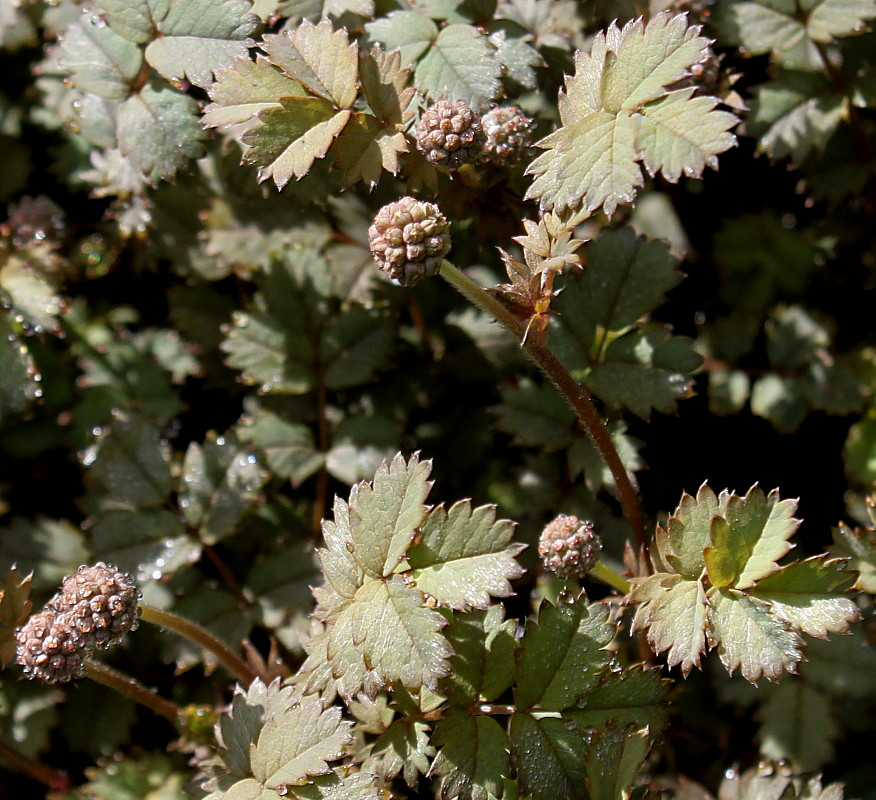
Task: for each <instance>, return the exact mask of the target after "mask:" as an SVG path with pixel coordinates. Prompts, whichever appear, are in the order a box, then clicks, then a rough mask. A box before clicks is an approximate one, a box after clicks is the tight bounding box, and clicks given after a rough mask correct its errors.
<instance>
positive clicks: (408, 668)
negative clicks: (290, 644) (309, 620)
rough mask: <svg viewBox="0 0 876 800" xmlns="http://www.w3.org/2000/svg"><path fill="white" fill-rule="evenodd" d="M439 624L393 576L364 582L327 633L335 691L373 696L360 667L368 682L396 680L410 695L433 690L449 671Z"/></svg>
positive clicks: (419, 596)
mask: <svg viewBox="0 0 876 800" xmlns="http://www.w3.org/2000/svg"><path fill="white" fill-rule="evenodd" d="M445 624H446V621H445V620H444V618H443V617H442V616H441V615H440V614H439V613H438V612H437V611H434V610H433V609H430V608H427V607H425V606H424V603H423V595H422V593H421V592H420V591H418V590H417V589H415V588H413V587H410V586H407V585H405V583H404V582H403V581H402V580H401V579H400V578H398V577H397V576H394V577H392V578H391V579H389V580H387V581H382V580H380V581H377V580H370V581H367V582H366V583H365V584H363V586H362V587H361V588H360V589H359V590H358V591H357V593H356V595H355V597H354V598H353V602H352V603H350V604H349V605H348V606H347V607H346V608H344V610H342V611H341V612H340V614H339V616H338V619H337V621H336V622H335V624H334V626H333V627H332V628H331V629H330V631H329V638H328V645H327V647H328V649H327V655H328V658H329V660H330V661H331V664H332V670H333V673H334V675H335V677H336V679H337V681H338V691H340V693H341V694H342V695H343V696H344V697H352V696H354V695H356V694H357V693H358V692H359V691H364V692H365V693H366V694H367V695H369V696H373V694H374V691H373V689H374V688H376V687H374V686H373V683H372V684H371V685H366V684H365V674H364V673H365V665H367V667H368V669H367V671H368V672H369V673H371V675H372V677H371V680H372V681H376V682H378V683H379V684H382V685H384V686H385V685H389V684H390V683H393V682H395V681H399V682H400V683H401V684H402V685H403V686H404V687H405V688H407V689H410V690H412V691H415V690H417V689H419V688H420V687H421V686H426V687H428V688H430V689H435V688H436V687H437V683H438V679H439V678H443V677H445V676H446V675H447V674H448V673H449V671H450V667H449V665H448V659H449V658H450V656H451V655H452V652H451V650H450V646H449V645H448V644H447V640H446V639H444V637H443V636H442V635H441V634H440V632H439V631H440V630H441V628H443V627H444V625H445ZM309 649H310V648H308V650H309Z"/></svg>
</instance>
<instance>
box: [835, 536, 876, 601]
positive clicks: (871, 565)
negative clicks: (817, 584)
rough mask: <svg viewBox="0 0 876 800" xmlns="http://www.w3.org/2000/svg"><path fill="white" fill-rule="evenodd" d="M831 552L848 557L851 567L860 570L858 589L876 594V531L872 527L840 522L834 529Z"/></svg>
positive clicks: (857, 582)
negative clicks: (848, 525)
mask: <svg viewBox="0 0 876 800" xmlns="http://www.w3.org/2000/svg"><path fill="white" fill-rule="evenodd" d="M831 553H832V554H833V555H837V556H840V557H842V558H848V559H849V562H848V565H849V567H850V568H851V569H854V570H857V571H858V573H859V575H858V579H857V580H856V581H855V588H856V589H859V590H861V591H862V592H869V593H870V594H876V531H874V530H873V529H872V528H863V529H861V528H855V529H851V528H849V527H847V526H846V525H844V524H842V523H840V525H839V527H837V528H834V531H833V547H832V548H831Z"/></svg>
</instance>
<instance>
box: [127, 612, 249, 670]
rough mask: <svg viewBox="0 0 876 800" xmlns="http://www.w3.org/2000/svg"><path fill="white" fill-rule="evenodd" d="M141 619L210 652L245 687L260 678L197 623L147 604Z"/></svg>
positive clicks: (226, 646)
mask: <svg viewBox="0 0 876 800" xmlns="http://www.w3.org/2000/svg"><path fill="white" fill-rule="evenodd" d="M140 612H141V613H140V618H141V619H142V620H143V621H144V622H151V623H152V624H153V625H160V626H161V627H162V628H167V630H169V631H173V632H174V633H176V634H178V635H179V636H182V637H183V638H185V639H188V640H189V641H191V642H194V643H195V644H197V645H199V646H201V647H203V648H204V649H205V650H209V651H210V652H211V653H212V654H213V655H214V656H216V658H217V659H218V660H219V663H220V664H222V665H223V666H224V667H225V668H226V669H227V670H228V671H229V672H231V674H232V675H234V676H235V677H236V678H237V679H238V680H239V681H240V682H241V683H242V684H243V685H244V686H249V685H250V684H251V683H252V682H253V681H254V680H255V679H256V678H257V677H258V676H257V675H256V674H255V672H253V670H252V669H251V668H250V667H249V665H248V664H247V663H246V662H245V661H244V660H243V659H242V658H241V657H240V656H238V655H237V654H236V653H235V652H234V651H233V650H231V649H230V648H229V647H228V645H226V644H225V643H224V642H221V641H220V640H219V639H217V638H216V637H215V636H214V635H213V634H212V633H210V632H209V631H208V630H205V629H204V628H202V627H201V626H200V625H198V624H197V623H194V622H192V621H191V620H188V619H185V618H184V617H181V616H179V615H178V614H174V613H172V612H170V611H163V610H162V609H160V608H155V607H153V606H150V605H146V604H145V603H140Z"/></svg>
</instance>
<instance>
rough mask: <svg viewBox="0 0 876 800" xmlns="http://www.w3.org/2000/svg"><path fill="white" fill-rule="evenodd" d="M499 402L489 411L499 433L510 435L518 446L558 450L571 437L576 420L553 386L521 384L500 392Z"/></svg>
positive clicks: (503, 388)
mask: <svg viewBox="0 0 876 800" xmlns="http://www.w3.org/2000/svg"><path fill="white" fill-rule="evenodd" d="M500 392H501V394H502V402H501V403H500V404H499V405H498V406H496V407H495V408H494V409H493V410H494V411H495V412H496V414H497V415H498V417H499V419H498V421H497V423H496V425H497V427H498V428H499V430H502V431H504V432H505V433H510V434H512V435H513V436H514V444H516V445H520V446H522V447H545V448H549V449H552V450H558V449H562V448H566V447H569V445H571V444H572V441H573V438H574V436H573V435H574V430H575V423H576V421H577V420H576V417H575V413H574V412H573V411H572V410H571V409H570V408H569V406H568V404H567V403H566V402H565V400H563V398H562V397H561V396H560V395H559V394H558V393H557V391H556V389H554V387H553V386H542V385H533V384H530V383H521V384H520V385H517V386H503V387H501V389H500Z"/></svg>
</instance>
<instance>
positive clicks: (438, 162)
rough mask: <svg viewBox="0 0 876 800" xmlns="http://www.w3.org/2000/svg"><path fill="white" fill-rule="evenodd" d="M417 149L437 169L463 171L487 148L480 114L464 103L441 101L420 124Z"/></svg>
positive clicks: (426, 112) (424, 116) (430, 109)
mask: <svg viewBox="0 0 876 800" xmlns="http://www.w3.org/2000/svg"><path fill="white" fill-rule="evenodd" d="M417 147H419V148H420V150H422V151H423V155H425V156H426V160H427V161H428V162H429V163H430V164H433V165H435V166H436V167H446V168H447V169H459V168H460V167H461V166H462V165H463V164H465V163H467V162H470V161H475V160H477V159H478V158H479V157H480V155H481V152H482V151H483V147H484V133H483V131H482V130H481V118H480V115H478V114H476V113H475V112H474V111H472V110H471V108H469V106H468V105H467V104H466V103H464V102H463V101H462V100H456V101H451V100H439V101H438V102H437V103H435V104H434V105H431V106H429V108H427V109H426V110H425V111H424V112H423V116H422V117H421V118H420V121H419V122H418V123H417Z"/></svg>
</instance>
